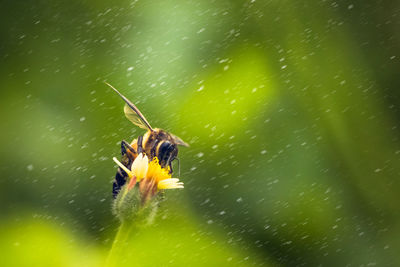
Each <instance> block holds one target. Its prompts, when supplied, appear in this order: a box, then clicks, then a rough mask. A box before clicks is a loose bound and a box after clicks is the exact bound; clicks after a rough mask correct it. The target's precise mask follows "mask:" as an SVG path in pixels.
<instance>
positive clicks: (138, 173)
mask: <svg viewBox="0 0 400 267" xmlns="http://www.w3.org/2000/svg"><path fill="white" fill-rule="evenodd" d="M113 160H114V161H115V163H117V164H118V166H119V167H121V168H122V169H123V170H124V171H125V172H126V173H127V174H128V176H129V178H130V179H134V181H132V180H131V181H130V183H129V186H128V190H130V189H131V188H132V187H133V186H134V185H135V184H136V182H138V183H140V184H139V191H140V193H141V195H142V197H143V202H146V201H147V200H148V199H149V198H151V197H153V196H154V195H155V194H156V193H157V192H158V191H159V190H163V189H177V188H183V187H184V186H183V182H180V181H179V179H178V178H171V174H170V173H169V170H170V169H169V167H166V168H162V167H161V166H160V164H159V162H158V159H157V157H155V158H153V160H152V161H150V162H149V159H148V157H147V156H146V155H145V154H143V153H141V154H139V155H138V156H137V157H136V159H135V160H134V161H133V163H132V166H131V169H130V170H129V169H128V168H127V167H125V166H124V165H123V164H122V163H121V162H119V161H118V160H117V159H116V158H115V157H114V158H113Z"/></svg>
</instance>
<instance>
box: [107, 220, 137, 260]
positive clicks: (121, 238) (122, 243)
mask: <svg viewBox="0 0 400 267" xmlns="http://www.w3.org/2000/svg"><path fill="white" fill-rule="evenodd" d="M133 228H134V223H130V224H129V223H127V222H122V223H121V225H120V227H119V229H118V232H117V235H116V236H115V239H114V242H113V244H112V247H111V250H110V253H109V254H108V257H107V261H106V265H105V266H106V267H113V266H118V259H120V258H121V257H123V254H124V253H123V252H124V248H125V247H126V246H127V240H128V239H129V236H130V233H131V232H132V229H133Z"/></svg>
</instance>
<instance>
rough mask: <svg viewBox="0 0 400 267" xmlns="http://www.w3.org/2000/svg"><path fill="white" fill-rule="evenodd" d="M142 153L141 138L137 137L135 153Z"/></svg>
mask: <svg viewBox="0 0 400 267" xmlns="http://www.w3.org/2000/svg"><path fill="white" fill-rule="evenodd" d="M142 152H143V136H141V135H139V136H138V139H137V153H138V154H140V153H142Z"/></svg>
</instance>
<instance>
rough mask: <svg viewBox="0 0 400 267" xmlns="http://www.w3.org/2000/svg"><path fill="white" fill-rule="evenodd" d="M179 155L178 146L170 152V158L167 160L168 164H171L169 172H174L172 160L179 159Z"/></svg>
mask: <svg viewBox="0 0 400 267" xmlns="http://www.w3.org/2000/svg"><path fill="white" fill-rule="evenodd" d="M177 155H178V149H177V148H176V146H175V147H174V148H173V150H172V151H171V152H170V154H169V157H168V159H167V162H166V164H165V165H168V166H169V173H170V174H171V173H172V171H173V170H172V161H174V160H175V159H178V158H176V156H177ZM178 162H179V159H178Z"/></svg>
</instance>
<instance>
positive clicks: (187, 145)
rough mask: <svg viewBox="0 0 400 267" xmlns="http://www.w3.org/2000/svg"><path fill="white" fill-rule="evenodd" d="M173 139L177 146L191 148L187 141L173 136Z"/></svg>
mask: <svg viewBox="0 0 400 267" xmlns="http://www.w3.org/2000/svg"><path fill="white" fill-rule="evenodd" d="M170 135H171V137H172V139H174V142H175V144H177V145H179V146H185V147H189V144H188V143H186V142H185V141H183V140H182V139H181V138H179V137H178V136H176V135H174V134H171V133H170Z"/></svg>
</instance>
